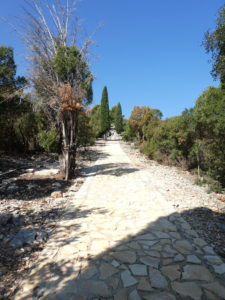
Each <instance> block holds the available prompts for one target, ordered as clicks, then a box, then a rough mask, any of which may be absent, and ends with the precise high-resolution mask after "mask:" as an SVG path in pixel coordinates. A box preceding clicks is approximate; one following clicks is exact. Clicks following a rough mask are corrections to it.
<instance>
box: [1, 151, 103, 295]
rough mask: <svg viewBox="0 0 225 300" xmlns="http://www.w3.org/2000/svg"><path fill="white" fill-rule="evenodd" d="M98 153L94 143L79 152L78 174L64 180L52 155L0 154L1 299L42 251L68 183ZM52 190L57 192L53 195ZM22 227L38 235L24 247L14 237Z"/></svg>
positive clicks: (67, 192) (64, 201) (64, 199)
mask: <svg viewBox="0 0 225 300" xmlns="http://www.w3.org/2000/svg"><path fill="white" fill-rule="evenodd" d="M97 157H98V153H97V151H95V147H92V148H90V149H88V150H84V149H81V150H80V151H79V153H78V166H77V167H78V174H77V177H76V178H75V179H73V180H71V181H68V182H66V181H64V180H63V179H62V176H61V175H59V174H58V168H59V164H58V162H57V161H56V159H55V157H54V156H50V155H49V156H48V155H35V156H26V157H16V156H14V157H9V156H3V155H2V156H1V157H0V299H10V297H11V295H12V294H13V293H14V291H15V290H16V289H17V285H18V281H19V280H20V279H21V278H22V277H23V275H24V274H26V271H27V270H28V269H29V267H30V265H31V264H32V262H33V261H34V260H35V258H36V257H37V255H38V253H39V252H40V251H42V249H43V247H44V245H45V243H46V241H47V240H48V237H49V235H50V234H51V232H52V231H53V230H54V228H55V225H56V221H58V220H59V218H60V216H61V215H62V214H63V213H64V211H65V208H66V205H67V197H69V195H70V193H73V192H75V191H74V190H73V191H71V190H70V186H71V185H73V186H74V184H75V186H76V190H78V189H79V187H80V186H81V185H82V183H83V179H82V174H81V172H82V168H83V167H87V166H89V165H90V164H92V163H93V162H94V161H95V160H96V159H97ZM53 192H56V193H57V192H59V194H58V195H56V196H57V197H55V196H54V197H52V196H51V195H53V194H52V193H53ZM21 230H30V232H31V234H33V232H35V231H34V230H37V232H41V236H39V238H37V236H35V237H34V239H33V240H32V238H31V241H30V243H26V244H25V245H24V246H23V247H15V245H13V244H12V242H11V241H12V240H13V238H14V237H15V236H16V235H17V234H18V233H19V232H21Z"/></svg>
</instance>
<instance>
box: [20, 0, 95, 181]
mask: <svg viewBox="0 0 225 300" xmlns="http://www.w3.org/2000/svg"><path fill="white" fill-rule="evenodd" d="M25 2H26V6H25V8H24V11H25V18H23V23H22V28H23V30H22V34H21V36H22V38H23V40H24V41H25V43H26V45H27V47H28V49H29V50H30V56H29V59H30V62H31V66H32V72H31V77H30V80H31V82H32V83H33V86H34V88H35V91H36V93H37V94H38V97H39V99H41V106H42V107H43V108H44V110H46V111H48V115H50V116H52V118H55V120H56V122H57V124H58V126H59V128H60V130H61V137H62V154H63V160H62V164H61V165H62V172H63V173H64V174H65V179H66V180H68V179H69V178H70V177H71V176H72V175H73V174H74V170H75V159H76V150H77V134H78V119H79V118H78V116H79V114H80V113H81V111H82V110H83V109H84V107H85V106H86V105H87V104H89V103H90V102H91V100H92V88H91V85H92V80H93V76H92V74H91V73H90V71H89V67H88V57H87V55H88V52H89V51H88V49H89V45H90V43H91V42H90V40H85V41H84V43H83V45H82V46H80V47H78V45H77V44H78V40H77V34H78V31H79V24H78V22H77V18H76V2H77V1H72V0H54V1H51V4H50V2H49V1H48V0H25ZM74 21H76V22H75V24H74Z"/></svg>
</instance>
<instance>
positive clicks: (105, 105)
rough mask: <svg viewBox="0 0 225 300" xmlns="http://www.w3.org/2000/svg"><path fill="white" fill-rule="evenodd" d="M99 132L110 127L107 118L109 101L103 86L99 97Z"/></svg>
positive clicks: (104, 131) (105, 88)
mask: <svg viewBox="0 0 225 300" xmlns="http://www.w3.org/2000/svg"><path fill="white" fill-rule="evenodd" d="M100 118H101V120H100V121H101V122H100V123H101V132H102V134H104V133H106V131H107V130H109V129H110V118H109V101H108V91H107V87H106V86H105V87H104V88H103V91H102V99H101V114H100Z"/></svg>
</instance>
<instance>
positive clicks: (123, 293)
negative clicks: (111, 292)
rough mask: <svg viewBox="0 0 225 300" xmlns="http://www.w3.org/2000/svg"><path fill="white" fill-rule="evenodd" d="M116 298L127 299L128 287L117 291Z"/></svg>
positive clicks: (116, 299)
mask: <svg viewBox="0 0 225 300" xmlns="http://www.w3.org/2000/svg"><path fill="white" fill-rule="evenodd" d="M114 300H127V289H122V290H120V291H119V292H117V293H116V295H115V296H114Z"/></svg>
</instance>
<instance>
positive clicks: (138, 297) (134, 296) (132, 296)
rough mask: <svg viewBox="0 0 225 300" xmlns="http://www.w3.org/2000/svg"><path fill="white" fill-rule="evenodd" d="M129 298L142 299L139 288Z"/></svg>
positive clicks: (132, 299)
mask: <svg viewBox="0 0 225 300" xmlns="http://www.w3.org/2000/svg"><path fill="white" fill-rule="evenodd" d="M129 300H141V297H140V296H139V294H138V292H137V290H133V291H132V292H131V293H130V295H129Z"/></svg>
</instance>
